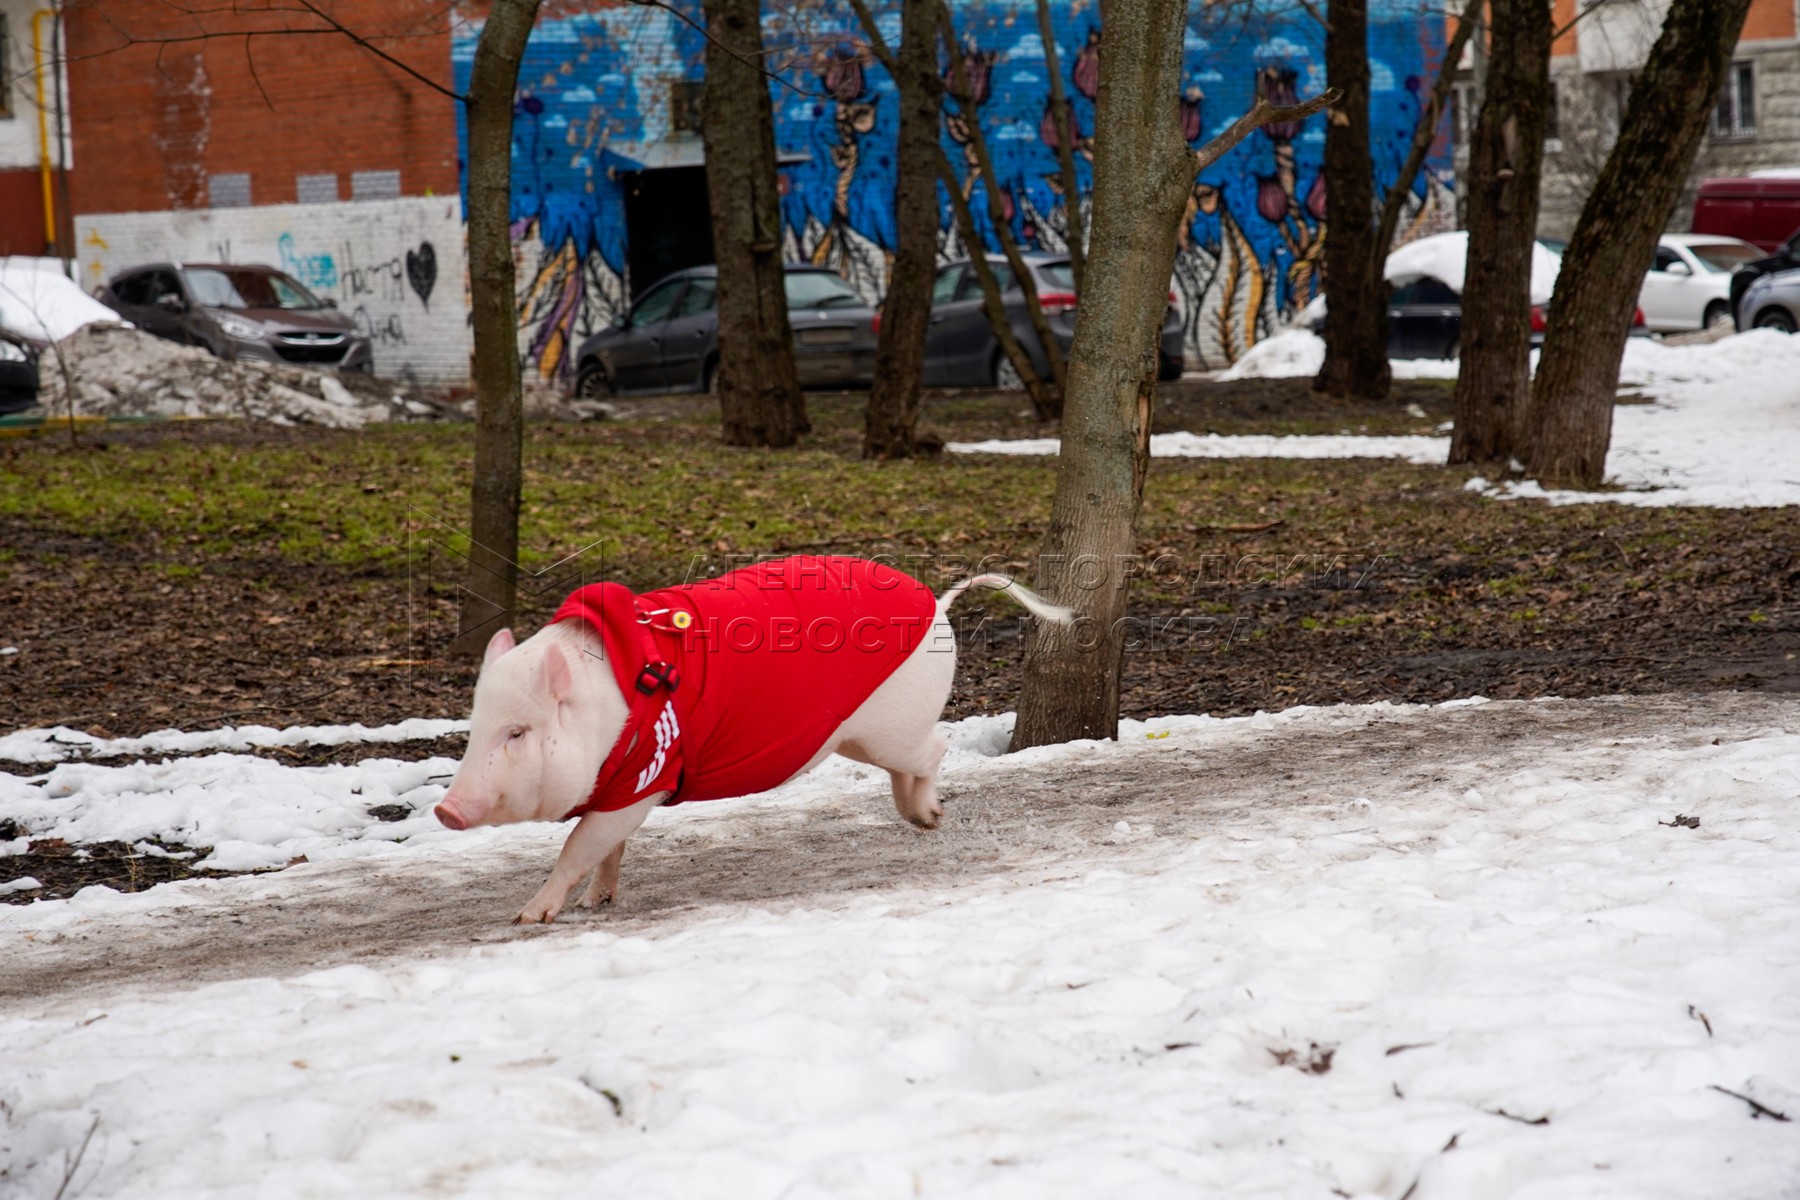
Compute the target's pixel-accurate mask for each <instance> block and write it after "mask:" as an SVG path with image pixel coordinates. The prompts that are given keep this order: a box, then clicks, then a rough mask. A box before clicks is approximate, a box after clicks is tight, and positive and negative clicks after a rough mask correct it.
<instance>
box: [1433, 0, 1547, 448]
mask: <svg viewBox="0 0 1800 1200" xmlns="http://www.w3.org/2000/svg"><path fill="white" fill-rule="evenodd" d="M1489 11H1490V14H1491V19H1490V28H1491V31H1492V32H1491V34H1490V36H1489V38H1488V63H1487V83H1486V87H1485V89H1484V91H1483V95H1482V102H1481V112H1480V115H1479V116H1478V117H1476V119H1475V129H1474V132H1473V133H1472V134H1471V135H1470V138H1469V168H1468V175H1467V180H1468V224H1469V253H1468V265H1467V267H1466V268H1465V270H1464V273H1463V278H1464V283H1463V294H1462V369H1461V371H1460V372H1458V374H1457V377H1456V401H1455V405H1456V413H1455V415H1456V427H1455V432H1454V433H1452V434H1451V437H1450V461H1451V462H1453V463H1467V462H1505V461H1506V460H1507V459H1509V458H1511V457H1512V455H1513V454H1514V453H1515V452H1516V448H1517V445H1518V438H1519V436H1520V434H1521V433H1522V432H1523V429H1524V421H1525V413H1526V410H1527V408H1528V407H1529V405H1530V402H1531V261H1532V257H1533V247H1532V243H1533V241H1534V239H1535V238H1536V237H1537V218H1538V197H1539V182H1540V179H1541V176H1542V172H1543V163H1544V135H1545V132H1546V130H1547V129H1548V127H1549V120H1550V41H1551V35H1552V32H1553V30H1552V28H1551V24H1552V22H1551V13H1550V4H1549V2H1548V0H1491V3H1490V9H1489Z"/></svg>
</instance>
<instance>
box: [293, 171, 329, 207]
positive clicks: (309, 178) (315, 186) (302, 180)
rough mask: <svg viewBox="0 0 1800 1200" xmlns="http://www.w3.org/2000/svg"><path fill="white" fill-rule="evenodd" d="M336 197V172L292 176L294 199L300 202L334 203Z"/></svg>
mask: <svg viewBox="0 0 1800 1200" xmlns="http://www.w3.org/2000/svg"><path fill="white" fill-rule="evenodd" d="M337 198H338V177H337V172H335V171H332V172H327V173H325V174H321V175H296V176H294V199H295V200H297V201H299V202H300V203H301V204H336V203H337Z"/></svg>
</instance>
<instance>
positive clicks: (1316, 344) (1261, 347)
mask: <svg viewBox="0 0 1800 1200" xmlns="http://www.w3.org/2000/svg"><path fill="white" fill-rule="evenodd" d="M1324 365H1325V339H1324V338H1322V337H1320V336H1319V335H1318V334H1316V333H1314V332H1313V331H1312V330H1310V329H1304V328H1294V329H1284V330H1282V331H1281V332H1280V333H1277V334H1275V335H1273V336H1272V337H1266V338H1264V339H1263V340H1262V341H1260V342H1258V343H1256V345H1254V346H1252V347H1250V349H1249V350H1247V351H1245V352H1244V356H1243V357H1242V358H1240V359H1238V360H1237V361H1236V362H1234V363H1232V364H1231V365H1230V366H1229V367H1227V368H1225V369H1224V370H1223V371H1220V372H1219V373H1218V375H1216V376H1214V378H1216V379H1226V380H1230V379H1288V378H1294V377H1297V376H1311V375H1317V374H1318V373H1319V368H1320V367H1323V366H1324ZM1388 366H1389V367H1390V368H1391V369H1392V370H1393V373H1394V378H1395V379H1455V378H1456V369H1457V364H1456V361H1455V360H1454V359H1447V358H1396V359H1390V360H1389V361H1388Z"/></svg>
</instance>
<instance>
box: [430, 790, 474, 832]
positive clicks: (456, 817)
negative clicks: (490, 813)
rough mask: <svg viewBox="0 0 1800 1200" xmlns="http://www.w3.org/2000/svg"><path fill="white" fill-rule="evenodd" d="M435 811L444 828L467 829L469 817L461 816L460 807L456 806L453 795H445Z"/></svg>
mask: <svg viewBox="0 0 1800 1200" xmlns="http://www.w3.org/2000/svg"><path fill="white" fill-rule="evenodd" d="M435 811H436V813H437V819H438V820H439V821H441V822H443V825H444V828H446V829H467V828H468V827H469V818H467V817H465V816H463V812H462V809H461V808H459V807H457V803H456V797H454V796H445V797H444V798H443V800H442V801H440V802H439V804H438V806H437V808H436V810H435Z"/></svg>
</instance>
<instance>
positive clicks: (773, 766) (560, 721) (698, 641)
mask: <svg viewBox="0 0 1800 1200" xmlns="http://www.w3.org/2000/svg"><path fill="white" fill-rule="evenodd" d="M971 587H986V588H1000V589H1005V590H1006V591H1007V594H1008V595H1010V596H1012V597H1013V598H1014V599H1016V600H1017V601H1018V602H1019V603H1020V604H1022V605H1023V606H1024V607H1025V608H1026V609H1028V610H1029V611H1030V612H1031V613H1033V614H1034V615H1036V616H1038V617H1039V618H1042V619H1044V620H1050V621H1056V622H1067V621H1069V620H1071V619H1072V618H1073V613H1071V612H1070V610H1068V609H1066V608H1061V607H1059V606H1057V605H1054V604H1051V603H1049V602H1048V601H1046V600H1044V599H1043V598H1042V597H1040V596H1038V595H1037V594H1036V593H1034V592H1032V591H1030V590H1029V589H1027V588H1025V587H1023V586H1022V585H1020V584H1017V583H1014V582H1013V581H1012V580H1011V579H1009V578H1007V577H1006V576H1004V575H977V576H975V577H974V578H972V579H969V580H966V581H964V582H962V583H959V584H956V585H955V586H953V587H951V588H950V589H948V590H947V591H946V592H945V593H944V594H943V596H941V597H936V598H934V597H933V596H932V595H931V593H930V591H929V590H928V589H927V588H926V587H925V585H924V584H922V583H920V582H919V581H917V580H915V579H912V578H911V577H909V576H907V575H905V574H903V573H901V572H899V571H896V570H894V569H893V568H891V567H887V566H884V565H882V564H879V563H874V562H870V561H867V560H864V559H855V558H841V557H797V558H787V559H777V560H775V561H773V562H767V563H761V564H758V565H756V566H753V567H746V568H743V569H742V570H738V571H733V572H731V573H729V574H727V575H724V576H721V577H719V578H717V579H711V580H706V581H704V582H702V583H698V584H692V585H687V586H683V587H677V588H664V589H661V590H659V591H655V592H649V593H645V594H644V595H641V596H640V595H634V594H632V593H631V592H630V591H628V590H627V589H625V588H624V587H621V586H620V585H618V584H613V583H603V584H594V585H590V586H588V587H584V588H581V589H579V590H578V591H576V592H575V593H573V594H572V595H571V596H570V597H569V598H568V600H566V601H565V602H564V603H563V606H562V608H560V609H559V610H558V611H557V614H556V616H555V617H554V618H553V620H552V622H551V623H550V624H549V625H547V626H545V627H544V628H543V629H541V630H539V631H538V633H536V634H535V635H534V636H532V637H530V638H528V639H526V640H525V641H524V642H522V643H517V644H515V643H514V641H513V636H512V633H511V632H510V631H509V630H504V629H503V630H501V631H500V632H499V633H497V634H495V635H494V637H493V640H492V641H490V642H489V643H488V648H487V656H486V658H485V659H484V660H483V662H482V666H481V678H480V679H479V680H478V681H477V683H476V686H475V708H474V712H473V713H472V714H471V715H470V718H469V746H468V750H467V751H466V752H465V753H464V755H463V760H462V763H461V765H460V766H459V767H458V768H457V772H456V778H455V780H454V781H453V782H452V783H451V785H450V790H449V791H448V792H447V793H445V795H444V799H443V800H442V802H440V803H439V804H438V806H437V816H438V819H439V820H440V821H442V822H443V823H444V824H445V825H447V826H449V827H450V828H451V829H467V828H469V827H471V826H475V825H503V824H510V823H513V822H517V821H556V820H563V819H566V818H569V817H578V818H579V820H578V821H577V823H576V825H575V828H574V830H573V831H572V832H571V833H570V834H569V838H568V841H567V842H565V843H564V844H563V848H562V853H561V854H559V855H558V856H557V860H556V866H555V867H554V868H553V869H552V870H551V872H550V878H549V879H548V880H546V881H545V883H544V886H543V887H542V888H540V889H538V893H537V895H535V896H533V897H532V898H531V902H530V903H529V904H527V905H526V906H525V908H524V910H523V911H521V912H520V913H519V915H518V917H517V918H516V919H515V924H517V923H535V922H550V921H554V920H555V919H556V915H557V914H558V913H559V912H561V911H562V909H563V906H564V905H565V904H566V903H567V900H568V897H569V893H570V892H571V891H572V890H573V889H574V887H575V885H576V884H578V883H580V882H581V880H582V879H583V878H585V877H587V876H588V875H589V874H590V873H591V874H592V876H593V878H592V881H591V882H590V883H589V884H588V886H587V889H586V891H584V892H583V893H582V896H581V900H580V903H581V905H582V906H583V907H592V906H594V905H597V904H602V903H605V902H607V901H610V900H611V899H612V898H613V895H614V894H615V892H616V891H617V889H618V883H619V864H620V861H621V860H622V859H623V857H624V854H625V841H626V839H627V838H629V837H630V836H631V834H632V833H634V832H635V831H636V830H637V828H638V826H639V825H641V824H643V822H644V818H645V817H647V816H648V815H649V813H650V810H651V809H653V808H655V807H656V806H658V805H659V804H674V803H681V802H684V801H689V800H711V799H720V798H724V797H728V796H744V795H751V794H754V793H756V792H761V791H767V790H768V789H769V788H772V787H775V786H777V785H779V784H781V783H784V782H786V781H787V780H789V779H792V778H794V777H796V776H798V775H801V774H804V773H805V772H807V771H809V770H811V769H812V768H813V767H814V766H817V765H818V764H819V763H820V762H821V761H823V760H824V759H825V758H826V756H828V755H830V754H841V755H843V756H844V757H846V758H850V759H854V760H855V761H857V762H865V763H870V764H872V765H874V766H878V767H881V768H883V769H885V770H886V771H887V772H888V775H889V777H890V779H891V781H892V783H893V790H894V805H895V807H896V808H898V809H899V810H900V815H901V816H903V817H905V818H906V819H907V820H908V821H911V822H912V823H913V824H914V825H917V826H919V827H921V828H924V829H934V828H936V827H937V824H938V821H939V819H940V818H941V817H942V816H943V808H942V806H941V805H940V804H939V803H938V799H937V771H938V764H939V762H940V761H942V759H943V757H944V739H943V737H942V736H941V735H940V734H938V732H937V719H938V716H939V715H940V714H941V713H942V712H943V709H944V703H945V701H946V700H948V699H949V696H950V684H951V681H952V679H953V677H954V676H955V673H956V638H955V633H954V631H953V630H952V628H951V626H950V622H949V620H948V619H947V617H946V613H947V612H948V611H949V608H950V606H951V605H952V604H953V603H954V602H955V601H956V599H957V597H959V596H960V595H962V593H963V592H964V591H965V590H967V589H968V588H971Z"/></svg>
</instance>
